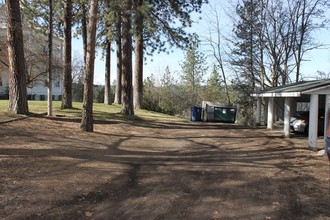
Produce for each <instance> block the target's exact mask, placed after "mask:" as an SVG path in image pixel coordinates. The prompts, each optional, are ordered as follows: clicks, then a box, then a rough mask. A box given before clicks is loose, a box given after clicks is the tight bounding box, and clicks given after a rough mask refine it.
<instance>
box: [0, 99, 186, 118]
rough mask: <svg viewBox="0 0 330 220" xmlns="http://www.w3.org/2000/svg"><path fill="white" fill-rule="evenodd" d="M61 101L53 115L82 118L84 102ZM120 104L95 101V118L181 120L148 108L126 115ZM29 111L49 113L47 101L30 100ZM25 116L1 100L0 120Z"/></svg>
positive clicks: (55, 102)
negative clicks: (65, 104)
mask: <svg viewBox="0 0 330 220" xmlns="http://www.w3.org/2000/svg"><path fill="white" fill-rule="evenodd" d="M60 107H61V102H60V101H54V102H53V116H57V117H70V118H72V117H73V118H80V117H81V112H82V103H80V102H73V109H64V110H61V109H60ZM120 108H121V106H120V105H114V104H113V105H105V104H103V103H94V105H93V112H94V118H95V119H97V120H138V119H143V120H151V121H153V120H156V119H157V120H180V119H179V118H177V117H173V116H169V115H165V114H161V113H156V112H150V111H146V110H135V115H134V116H124V115H122V114H121V113H120ZM29 112H30V113H34V114H46V113H47V101H29ZM19 117H23V116H21V115H14V114H10V113H8V100H0V122H3V121H6V120H10V119H14V118H19Z"/></svg>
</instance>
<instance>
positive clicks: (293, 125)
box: [290, 109, 324, 135]
mask: <svg viewBox="0 0 330 220" xmlns="http://www.w3.org/2000/svg"><path fill="white" fill-rule="evenodd" d="M308 129H309V111H304V112H298V113H296V114H294V115H293V116H292V117H291V119H290V130H291V132H297V133H304V134H308ZM317 132H318V134H321V135H323V133H324V110H322V109H321V110H319V113H318V131H317Z"/></svg>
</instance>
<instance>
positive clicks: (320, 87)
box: [251, 79, 330, 97]
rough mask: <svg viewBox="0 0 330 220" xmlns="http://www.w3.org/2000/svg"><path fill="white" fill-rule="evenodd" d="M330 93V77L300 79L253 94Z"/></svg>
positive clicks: (282, 95) (291, 95)
mask: <svg viewBox="0 0 330 220" xmlns="http://www.w3.org/2000/svg"><path fill="white" fill-rule="evenodd" d="M304 94H306V95H311V94H330V79H327V80H313V81H300V82H297V83H293V84H288V85H284V86H279V87H274V88H269V89H265V90H263V91H259V92H256V93H253V94H251V96H253V97H300V96H301V95H304Z"/></svg>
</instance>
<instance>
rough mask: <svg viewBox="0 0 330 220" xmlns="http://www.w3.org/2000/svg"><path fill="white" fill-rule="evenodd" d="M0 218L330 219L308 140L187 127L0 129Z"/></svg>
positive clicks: (34, 122) (65, 124) (322, 161)
mask: <svg viewBox="0 0 330 220" xmlns="http://www.w3.org/2000/svg"><path fill="white" fill-rule="evenodd" d="M0 128H1V129H0V139H1V142H0V219H159V220H160V219H189V220H191V219H198V220H203V219H212V218H213V219H266V218H268V217H269V218H272V219H273V220H274V219H330V206H329V204H330V200H329V188H328V187H329V182H328V181H329V177H328V175H329V170H328V161H327V159H326V157H325V156H321V157H317V156H315V155H316V153H315V152H311V151H309V150H307V149H306V143H307V141H306V139H305V138H293V139H284V138H282V134H281V133H280V132H276V131H266V130H263V129H248V128H242V127H239V126H237V125H221V124H201V123H190V122H157V121H154V122H144V123H142V124H140V123H137V122H136V123H134V122H130V123H129V122H126V123H122V122H120V121H117V122H111V121H109V122H98V123H97V124H96V125H95V132H94V133H84V132H81V131H80V130H79V123H78V122H77V121H75V120H68V119H65V118H57V119H49V118H27V119H24V120H18V121H14V122H10V123H5V124H0Z"/></svg>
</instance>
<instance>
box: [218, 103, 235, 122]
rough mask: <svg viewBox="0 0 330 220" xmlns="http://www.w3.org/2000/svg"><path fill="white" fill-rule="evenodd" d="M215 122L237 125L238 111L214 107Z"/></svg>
mask: <svg viewBox="0 0 330 220" xmlns="http://www.w3.org/2000/svg"><path fill="white" fill-rule="evenodd" d="M214 121H218V122H227V123H235V121H236V109H235V108H229V107H214Z"/></svg>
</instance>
